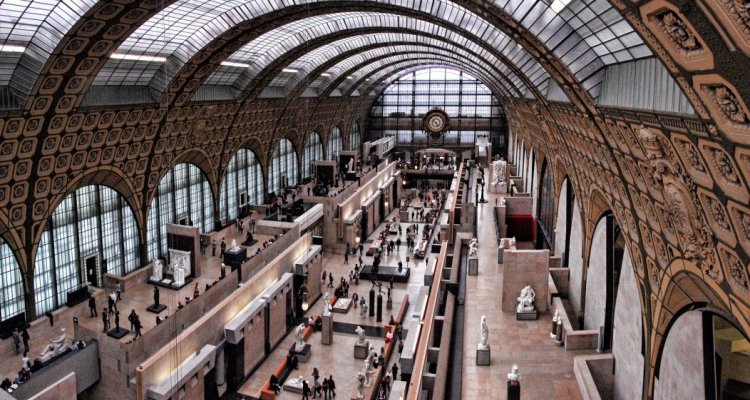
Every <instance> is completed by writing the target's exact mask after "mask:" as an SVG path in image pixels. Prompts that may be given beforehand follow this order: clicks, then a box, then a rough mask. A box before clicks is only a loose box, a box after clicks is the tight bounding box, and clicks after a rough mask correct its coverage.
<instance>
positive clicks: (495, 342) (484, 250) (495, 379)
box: [238, 193, 591, 400]
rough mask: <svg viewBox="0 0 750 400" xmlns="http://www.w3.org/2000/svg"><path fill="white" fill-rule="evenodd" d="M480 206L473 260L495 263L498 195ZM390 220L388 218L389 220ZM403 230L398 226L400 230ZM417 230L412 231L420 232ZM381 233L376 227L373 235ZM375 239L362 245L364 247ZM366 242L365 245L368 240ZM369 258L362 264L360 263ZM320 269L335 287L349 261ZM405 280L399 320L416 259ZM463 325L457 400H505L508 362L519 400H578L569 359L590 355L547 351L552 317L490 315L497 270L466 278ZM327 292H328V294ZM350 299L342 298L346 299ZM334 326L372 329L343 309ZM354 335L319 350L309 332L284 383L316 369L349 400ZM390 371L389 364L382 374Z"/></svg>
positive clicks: (255, 390) (250, 383) (255, 384)
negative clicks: (484, 348) (516, 375)
mask: <svg viewBox="0 0 750 400" xmlns="http://www.w3.org/2000/svg"><path fill="white" fill-rule="evenodd" d="M486 197H487V199H488V203H484V204H481V205H480V206H479V209H478V225H479V229H478V232H477V233H478V235H477V236H478V238H479V257H480V260H496V259H497V248H496V238H495V225H494V221H493V218H494V217H493V214H492V207H493V206H494V203H495V199H496V198H499V197H501V196H500V195H495V194H490V193H487V194H486ZM393 215H394V214H391V215H390V216H389V218H390V217H392V216H393ZM408 224H409V223H407V222H402V226H403V227H404V229H405V228H406V225H408ZM423 226H424V224H419V227H420V232H421V230H422V229H423ZM382 229H383V227H382V225H381V226H378V228H377V229H376V232H379V231H381V230H382ZM375 235H376V233H373V234H372V236H371V237H370V238H369V239H370V240H372V239H373V238H374V236H375ZM368 241H369V240H368ZM518 247H519V248H524V247H525V248H531V247H532V245H531V243H518ZM406 254H407V251H406V246H405V245H402V247H401V248H400V249H399V251H398V252H396V253H394V254H393V255H391V256H387V257H385V259H384V262H383V265H395V264H396V263H397V261H398V258H399V257H400V258H401V259H402V260H404V259H405V257H406ZM434 257H435V255H431V256H430V257H429V258H428V262H433V261H434ZM371 259H372V257H367V256H365V257H364V260H365V263H366V264H367V263H368V261H370V260H371ZM323 261H324V269H325V270H327V271H329V272H333V274H334V277H335V279H336V281H338V279H339V277H340V276H341V275H342V274H347V275H348V273H349V271H350V270H351V269H352V268H353V265H354V260H353V259H352V258H350V260H349V265H344V257H343V255H341V254H331V253H328V252H327V253H326V254H325V256H324V259H323ZM409 266H410V267H412V270H411V276H410V278H409V283H408V284H399V283H395V284H394V291H393V295H392V297H393V312H394V313H395V312H397V311H398V310H399V308H400V307H401V302H402V299H403V296H404V294H405V293H408V294H409V297H410V299H412V304H410V305H409V307H410V309H409V312H408V313H407V315H409V314H410V313H411V312H412V309H413V307H414V299H416V298H417V295H418V291H419V288H420V287H421V286H422V282H423V277H424V271H425V261H424V260H418V262H417V263H416V264H414V263H413V262H411V263H410V264H409ZM466 278H467V288H466V303H465V316H466V319H465V324H464V338H465V339H464V343H463V355H464V357H463V363H462V364H463V365H462V375H463V381H462V386H461V387H462V390H461V398H462V399H499V400H503V399H506V392H505V381H506V378H505V375H506V374H507V373H508V372H509V371H510V367H511V366H512V365H513V363H517V364H518V365H519V367H520V372H521V377H522V379H521V384H522V395H523V398H526V399H561V400H562V399H580V398H581V396H580V393H579V390H578V386H577V384H576V380H575V376H574V375H573V357H574V356H575V355H580V354H587V353H591V352H581V351H578V352H566V351H565V350H564V349H563V348H562V347H560V346H557V345H555V343H554V341H553V340H551V339H550V337H549V327H550V325H551V320H552V316H551V314H550V313H542V314H540V317H539V319H538V320H537V321H516V320H515V314H513V313H506V312H498V311H497V310H498V308H499V301H500V293H499V292H498V290H497V289H498V288H501V287H502V279H503V267H502V265H499V266H498V267H494V264H491V265H490V268H487V267H486V264H480V273H479V275H478V276H467V277H466ZM369 289H370V285H369V283H365V282H360V284H359V286H354V285H352V287H351V289H350V292H351V293H358V294H360V295H361V294H362V293H365V292H367V291H368V290H369ZM328 290H331V291H332V290H333V289H328ZM351 293H350V295H351ZM321 312H322V304H321V302H320V301H319V302H317V303H315V304H314V306H313V307H311V308H310V310H309V311H308V313H307V314H306V316H311V315H313V316H315V315H320V314H321ZM482 315H486V316H487V323H488V326H489V329H490V339H489V340H490V345H491V348H492V358H491V366H489V367H478V366H476V363H475V349H476V345H477V343H478V342H479V338H480V333H479V330H480V327H479V320H480V318H481V316H482ZM389 316H390V315H389V313H387V312H384V315H383V320H384V321H387V320H388V318H389ZM334 321H335V322H348V323H352V324H355V323H356V324H360V325H370V326H379V325H380V324H378V323H377V322H376V321H375V317H364V318H362V317H360V315H359V309H353V308H352V309H351V310H349V312H348V313H347V314H338V313H334ZM368 339H369V340H370V341H371V342H372V343H373V344H374V345H375V347H376V349H377V348H379V346H380V345H382V340H379V338H373V337H368ZM355 340H356V336H355V335H353V334H347V333H340V332H335V331H334V339H333V344H332V345H331V346H325V345H323V344H321V334H320V333H319V332H318V333H315V334H314V335H313V336H312V337H311V338H310V339H309V340H308V342H309V343H311V344H312V346H313V347H312V356H311V358H310V360H309V361H308V362H307V363H305V364H300V368H299V370H297V371H295V372H294V373H293V374H292V375H290V378H294V377H297V376H300V375H302V376H304V377H305V379H308V381H311V380H312V378H311V374H312V370H313V368H314V367H317V368H318V370H319V372H320V375H321V380H322V379H323V378H322V377H324V376H325V377H327V376H329V375H331V374H333V378H334V381H335V382H336V387H337V390H336V392H337V394H338V396H342V397H341V398H349V397H351V395H352V394H353V393H354V392H355V389H356V380H355V378H354V376H355V375H356V371H358V370H361V369H362V368H363V363H362V360H357V359H355V358H354V357H353V344H354V341H355ZM293 341H294V335H291V334H290V335H288V336H287V337H286V338H285V339H284V340H283V341H282V342H281V344H280V345H279V346H278V347H277V348H276V350H275V351H274V352H273V353H272V355H271V356H270V357H269V358H268V359H266V361H265V362H264V363H263V364H262V365H261V366H260V367H259V368H258V370H257V371H256V372H255V373H254V374H253V375H252V376H251V377H250V378H249V379H248V380H247V381H246V382H245V383H244V384H243V385H242V387H241V388H240V390H239V391H238V393H239V394H242V395H246V396H253V397H257V396H258V394H259V393H260V388H261V387H262V386H263V385H264V384H265V383H266V381H267V379H268V377H270V375H271V373H272V372H273V371H274V370H275V369H276V367H277V366H278V364H279V362H280V361H281V360H282V358H283V357H285V356H286V352H287V349H288V348H289V347H290V346H291V345H292V343H293ZM390 365H392V363H391V364H389V367H390ZM278 398H280V399H298V398H300V395H299V394H297V393H291V392H288V391H283V392H281V394H280V396H279V397H278Z"/></svg>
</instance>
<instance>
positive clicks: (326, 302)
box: [323, 292, 331, 317]
mask: <svg viewBox="0 0 750 400" xmlns="http://www.w3.org/2000/svg"><path fill="white" fill-rule="evenodd" d="M330 315H331V295H330V294H329V293H328V292H326V293H325V294H324V295H323V316H324V317H327V316H330Z"/></svg>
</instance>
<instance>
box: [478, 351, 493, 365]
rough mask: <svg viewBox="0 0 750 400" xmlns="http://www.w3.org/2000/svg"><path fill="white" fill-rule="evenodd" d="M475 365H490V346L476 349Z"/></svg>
mask: <svg viewBox="0 0 750 400" xmlns="http://www.w3.org/2000/svg"><path fill="white" fill-rule="evenodd" d="M477 365H479V366H488V365H490V348H489V347H487V348H486V349H477Z"/></svg>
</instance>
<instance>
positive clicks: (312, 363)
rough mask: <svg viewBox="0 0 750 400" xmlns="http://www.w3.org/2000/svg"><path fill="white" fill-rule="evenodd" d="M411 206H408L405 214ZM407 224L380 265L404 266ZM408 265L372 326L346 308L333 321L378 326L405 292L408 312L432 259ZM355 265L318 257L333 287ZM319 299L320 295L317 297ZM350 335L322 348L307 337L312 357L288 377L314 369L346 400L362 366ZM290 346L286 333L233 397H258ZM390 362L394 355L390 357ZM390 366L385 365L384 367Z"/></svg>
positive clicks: (366, 286)
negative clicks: (405, 280)
mask: <svg viewBox="0 0 750 400" xmlns="http://www.w3.org/2000/svg"><path fill="white" fill-rule="evenodd" d="M412 205H417V201H414V202H412ZM412 209H413V208H412V207H409V210H410V211H411V210H412ZM396 213H397V211H394V212H392V213H391V214H390V215H389V216H388V219H389V220H390V219H391V218H393V217H394V216H396V215H397V214H396ZM410 224H411V222H403V221H402V222H401V225H402V228H403V232H404V233H403V235H402V237H401V239H402V241H403V242H404V243H402V245H401V248H400V249H398V251H395V252H394V253H392V254H391V255H390V256H386V255H384V256H383V260H382V265H389V266H390V265H397V264H398V260H399V259H401V260H402V261H403V262H404V266H406V256H407V254H410V253H409V252H407V249H406V243H405V237H406V227H407V225H410ZM417 226H418V227H419V234H420V235H421V234H422V229H424V226H425V224H421V223H418V224H417ZM382 230H383V225H382V224H381V225H380V226H378V227H377V228H376V229H375V231H374V232H373V233H372V234H371V235H370V237H369V238H368V240H367V241H366V242H365V249H366V248H367V244H368V242H370V241H372V240H373V239H375V238H376V237H377V236H378V234H379V232H381V231H382ZM397 237H398V236H397V235H390V236H389V237H388V238H389V239H393V240H394V241H395V240H396V238H397ZM362 259H363V261H364V263H365V264H368V263H371V262H372V257H370V256H367V255H364V256H363V257H362ZM410 259H411V260H410V262H409V267H410V268H411V275H410V277H409V282H408V283H394V288H393V290H392V292H391V297H392V299H393V308H392V309H391V310H387V309H385V308H384V309H383V322H381V323H378V322H377V321H376V318H375V317H369V316H366V317H361V316H360V313H359V311H360V309H359V308H357V309H354V308H352V309H350V310H349V312H348V313H346V314H340V313H334V314H333V316H334V322H344V323H350V324H357V325H362V326H372V327H382V326H383V325H384V324H386V323H387V322H388V320H389V318H390V315H391V313H392V314H396V313H397V312H398V311H399V310H400V308H401V305H402V302H403V298H404V295H405V294H407V293H408V294H409V299H410V305H409V310H410V311H411V309H412V308H413V307H414V305H413V303H414V301H415V299H416V298H417V296H418V293H419V289H420V287H422V284H423V281H424V272H425V261H428V262H432V261H434V256H433V257H430V258H428V259H427V260H416V262H415V260H414V259H413V258H411V257H410ZM355 262H357V257H349V264H348V265H347V264H344V255H343V254H333V253H330V252H326V253H325V254H324V256H323V269H324V270H326V271H327V272H329V273H333V276H334V282H335V283H337V282H338V281H339V279H340V277H341V276H342V275H345V276H346V277H347V279H348V276H349V271H350V270H353V268H354V263H355ZM386 287H387V284H385V283H384V285H383V290H384V291H385V289H386ZM370 288H371V284H370V282H366V281H360V282H359V285H354V284H352V285H351V286H350V289H349V296H350V298H351V295H352V294H353V293H358V294H359V295H360V296H361V295H367V293H368V292H369V290H370ZM323 289H324V291H325V290H328V291H331V294H332V293H333V289H332V288H326V287H323ZM321 299H322V297H321ZM322 310H323V305H322V302H321V301H320V300H319V301H317V302H316V303H315V304H314V305H313V306H312V307H310V310H308V312H307V314H305V316H306V317H309V316H315V315H320V314H321V313H322ZM355 340H356V335H353V334H346V333H339V332H334V337H333V344H332V345H330V346H327V345H323V344H322V343H321V333H320V332H315V333H314V334H313V335H312V336H310V338H309V339H308V343H310V344H312V355H311V357H310V360H309V361H308V362H307V363H306V364H300V368H299V370H297V371H295V373H294V374H293V375H290V378H293V377H297V376H299V375H302V376H304V377H305V379H307V380H308V381H309V382H312V376H311V374H312V370H313V368H314V367H317V368H318V370H319V372H320V375H321V381H322V379H323V378H322V377H323V376H329V375H331V374H332V375H333V379H334V381H335V382H336V388H337V390H336V392H337V395H338V396H337V397H338V398H342V399H347V398H350V397H351V395H352V394H354V393H355V392H356V378H355V377H356V373H357V371H359V370H362V369H363V368H364V364H363V360H358V359H355V358H354V342H355ZM368 340H370V342H371V343H372V344H373V345H374V346H375V348H376V349H377V350H378V352H379V349H380V347H381V346H382V345H383V340H382V338H376V337H368ZM293 342H294V335H291V334H290V335H287V337H286V338H284V340H283V341H282V342H281V344H280V345H279V346H278V347H277V348H276V349H275V350H274V351H273V352H272V354H271V355H270V356H269V357H268V358H267V359H266V360H265V361H264V362H263V364H262V365H261V366H260V367H259V368H258V369H257V370H256V372H255V373H254V374H252V375H251V376H250V378H249V379H248V380H247V381H246V382H245V383H244V384H243V385H242V386H241V387H240V389H239V390H238V393H239V394H241V395H245V396H253V397H256V398H257V397H258V396H259V394H260V389H261V387H262V386H263V385H264V384H265V383H266V381H267V380H268V379H269V378H270V376H271V374H272V373H273V371H274V370H275V369H276V367H277V366H278V365H279V363H280V362H281V360H282V359H283V358H284V357H285V356H286V352H287V350H288V349H289V348H290V347H291V346H292V343H293ZM393 358H394V359H395V357H393ZM391 365H392V363H391V364H389V366H388V367H389V368H390V367H391ZM300 397H301V396H300V395H299V394H296V393H290V392H282V393H281V394H280V396H279V397H278V398H280V399H298V398H300Z"/></svg>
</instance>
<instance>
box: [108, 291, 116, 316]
mask: <svg viewBox="0 0 750 400" xmlns="http://www.w3.org/2000/svg"><path fill="white" fill-rule="evenodd" d="M116 299H117V295H116V294H115V293H114V292H112V293H110V294H109V296H107V307H108V308H109V313H110V314H114V312H115V311H116V310H117V306H116V305H115V300H116Z"/></svg>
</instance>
